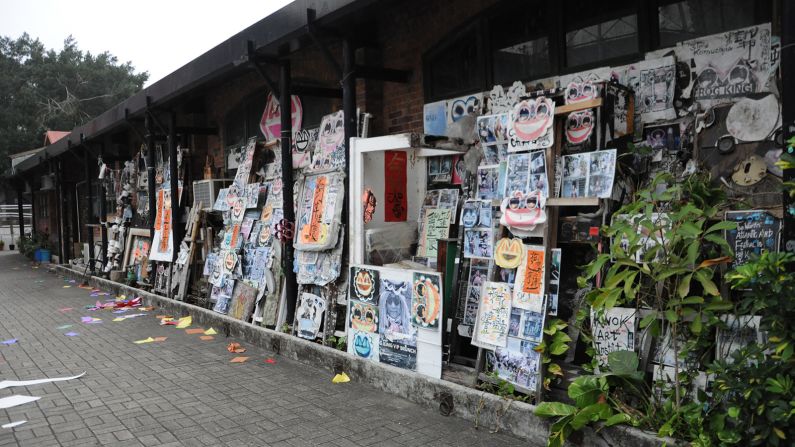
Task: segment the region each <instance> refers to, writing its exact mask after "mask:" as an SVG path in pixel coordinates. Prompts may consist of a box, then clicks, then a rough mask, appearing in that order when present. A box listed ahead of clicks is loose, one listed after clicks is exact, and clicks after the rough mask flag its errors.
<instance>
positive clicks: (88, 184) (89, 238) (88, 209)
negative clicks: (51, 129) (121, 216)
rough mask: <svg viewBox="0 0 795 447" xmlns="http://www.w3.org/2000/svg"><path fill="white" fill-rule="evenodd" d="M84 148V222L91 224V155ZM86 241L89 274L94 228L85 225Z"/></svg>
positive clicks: (92, 195)
mask: <svg viewBox="0 0 795 447" xmlns="http://www.w3.org/2000/svg"><path fill="white" fill-rule="evenodd" d="M83 148H84V149H85V151H84V156H85V158H84V162H83V165H84V169H85V178H86V214H87V215H88V221H87V222H86V223H88V224H93V223H94V200H93V199H94V190H93V185H94V183H93V182H92V181H91V156H90V155H89V153H88V147H86V146H83ZM86 230H87V231H86V232H87V233H88V234H86V242H88V259H89V261H88V263H89V267H90V270H91V274H92V275H93V274H94V270H95V269H94V262H93V259H95V258H94V228H93V227H89V226H86Z"/></svg>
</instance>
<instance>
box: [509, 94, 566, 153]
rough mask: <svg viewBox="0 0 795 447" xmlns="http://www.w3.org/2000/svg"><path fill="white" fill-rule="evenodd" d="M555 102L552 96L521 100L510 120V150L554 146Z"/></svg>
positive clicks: (517, 150) (516, 150)
mask: <svg viewBox="0 0 795 447" xmlns="http://www.w3.org/2000/svg"><path fill="white" fill-rule="evenodd" d="M554 116H555V102H554V101H552V100H551V99H550V98H546V97H544V96H539V97H537V98H531V99H525V100H523V101H519V102H518V103H517V104H516V105H515V106H514V108H513V109H512V110H511V114H510V117H509V120H508V143H509V144H508V152H519V151H525V150H534V149H545V148H548V147H551V146H552V143H553V142H554V136H553V135H554V132H553V131H552V129H553V128H552V123H553V118H554Z"/></svg>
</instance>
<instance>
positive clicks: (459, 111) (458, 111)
mask: <svg viewBox="0 0 795 447" xmlns="http://www.w3.org/2000/svg"><path fill="white" fill-rule="evenodd" d="M479 110H480V99H478V97H477V96H470V97H469V98H466V99H456V100H455V101H453V104H452V105H451V106H450V119H451V120H452V121H453V122H456V121H458V120H460V119H461V118H463V117H465V116H467V115H474V114H476V113H477V112H478V111H479Z"/></svg>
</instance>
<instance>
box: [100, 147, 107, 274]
mask: <svg viewBox="0 0 795 447" xmlns="http://www.w3.org/2000/svg"><path fill="white" fill-rule="evenodd" d="M104 155H105V144H100V146H99V157H100V159H102V158H103V157H104ZM103 163H104V161H103ZM105 175H109V174H108V173H107V172H106V173H105ZM107 218H108V212H107V210H106V209H105V182H104V181H100V182H99V234H100V236H101V237H102V248H100V250H99V254H100V261H101V262H102V268H101V271H103V272H104V271H105V264H107V262H108V261H107V260H108V228H107V222H106V220H107Z"/></svg>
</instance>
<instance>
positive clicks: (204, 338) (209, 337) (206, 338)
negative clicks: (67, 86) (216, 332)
mask: <svg viewBox="0 0 795 447" xmlns="http://www.w3.org/2000/svg"><path fill="white" fill-rule="evenodd" d="M199 338H200V339H202V340H205V341H206V340H212V339H214V338H215V337H213V336H212V335H202V336H201V337H199Z"/></svg>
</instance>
